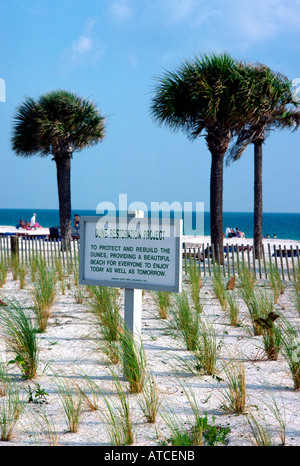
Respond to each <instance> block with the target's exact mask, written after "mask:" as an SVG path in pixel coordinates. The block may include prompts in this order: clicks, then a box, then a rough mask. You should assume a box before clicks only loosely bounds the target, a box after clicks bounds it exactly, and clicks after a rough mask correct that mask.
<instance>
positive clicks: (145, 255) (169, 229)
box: [79, 217, 182, 292]
mask: <svg viewBox="0 0 300 466" xmlns="http://www.w3.org/2000/svg"><path fill="white" fill-rule="evenodd" d="M181 232H182V220H181V219H174V220H169V219H161V220H159V219H146V218H132V219H130V220H127V218H126V217H124V218H121V217H120V218H113V217H111V218H107V217H102V218H99V217H81V219H80V263H79V282H80V283H81V284H85V285H100V286H113V287H119V288H132V289H135V288H140V289H146V290H162V291H173V292H180V291H181V266H182V237H181Z"/></svg>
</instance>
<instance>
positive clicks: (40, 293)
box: [31, 267, 57, 333]
mask: <svg viewBox="0 0 300 466" xmlns="http://www.w3.org/2000/svg"><path fill="white" fill-rule="evenodd" d="M37 272H38V273H37V274H36V279H35V281H34V283H33V286H32V289H31V296H32V299H33V303H34V306H33V310H34V313H35V316H36V321H37V323H38V326H39V331H40V332H42V333H43V332H45V330H46V328H47V326H48V321H49V318H50V317H51V315H52V306H53V303H54V301H55V298H56V296H57V286H56V285H57V282H56V276H55V270H54V269H53V268H52V267H38V269H37Z"/></svg>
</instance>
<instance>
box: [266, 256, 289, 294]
mask: <svg viewBox="0 0 300 466" xmlns="http://www.w3.org/2000/svg"><path fill="white" fill-rule="evenodd" d="M269 277H270V286H271V289H272V290H273V292H274V300H275V303H277V302H278V298H279V296H280V295H281V294H284V290H285V283H284V281H283V279H282V276H281V274H280V271H279V270H278V268H277V267H276V265H275V264H273V263H272V262H271V261H270V262H269Z"/></svg>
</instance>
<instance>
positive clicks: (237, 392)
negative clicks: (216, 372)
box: [221, 358, 246, 414]
mask: <svg viewBox="0 0 300 466" xmlns="http://www.w3.org/2000/svg"><path fill="white" fill-rule="evenodd" d="M222 374H223V375H221V377H222V379H221V380H222V383H223V399H224V402H223V404H222V405H221V408H222V409H223V410H224V411H225V412H227V413H231V414H242V413H244V412H245V407H246V380H245V365H244V362H243V361H242V359H240V358H232V359H231V360H230V361H229V362H227V363H224V365H223V368H222Z"/></svg>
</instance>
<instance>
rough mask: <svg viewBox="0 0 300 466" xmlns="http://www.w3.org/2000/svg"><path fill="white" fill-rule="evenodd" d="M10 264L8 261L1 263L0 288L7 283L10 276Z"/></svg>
mask: <svg viewBox="0 0 300 466" xmlns="http://www.w3.org/2000/svg"><path fill="white" fill-rule="evenodd" d="M8 268H9V267H8V264H7V262H6V261H2V260H1V261H0V288H2V286H3V285H4V284H5V283H6V279H7V274H8Z"/></svg>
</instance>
